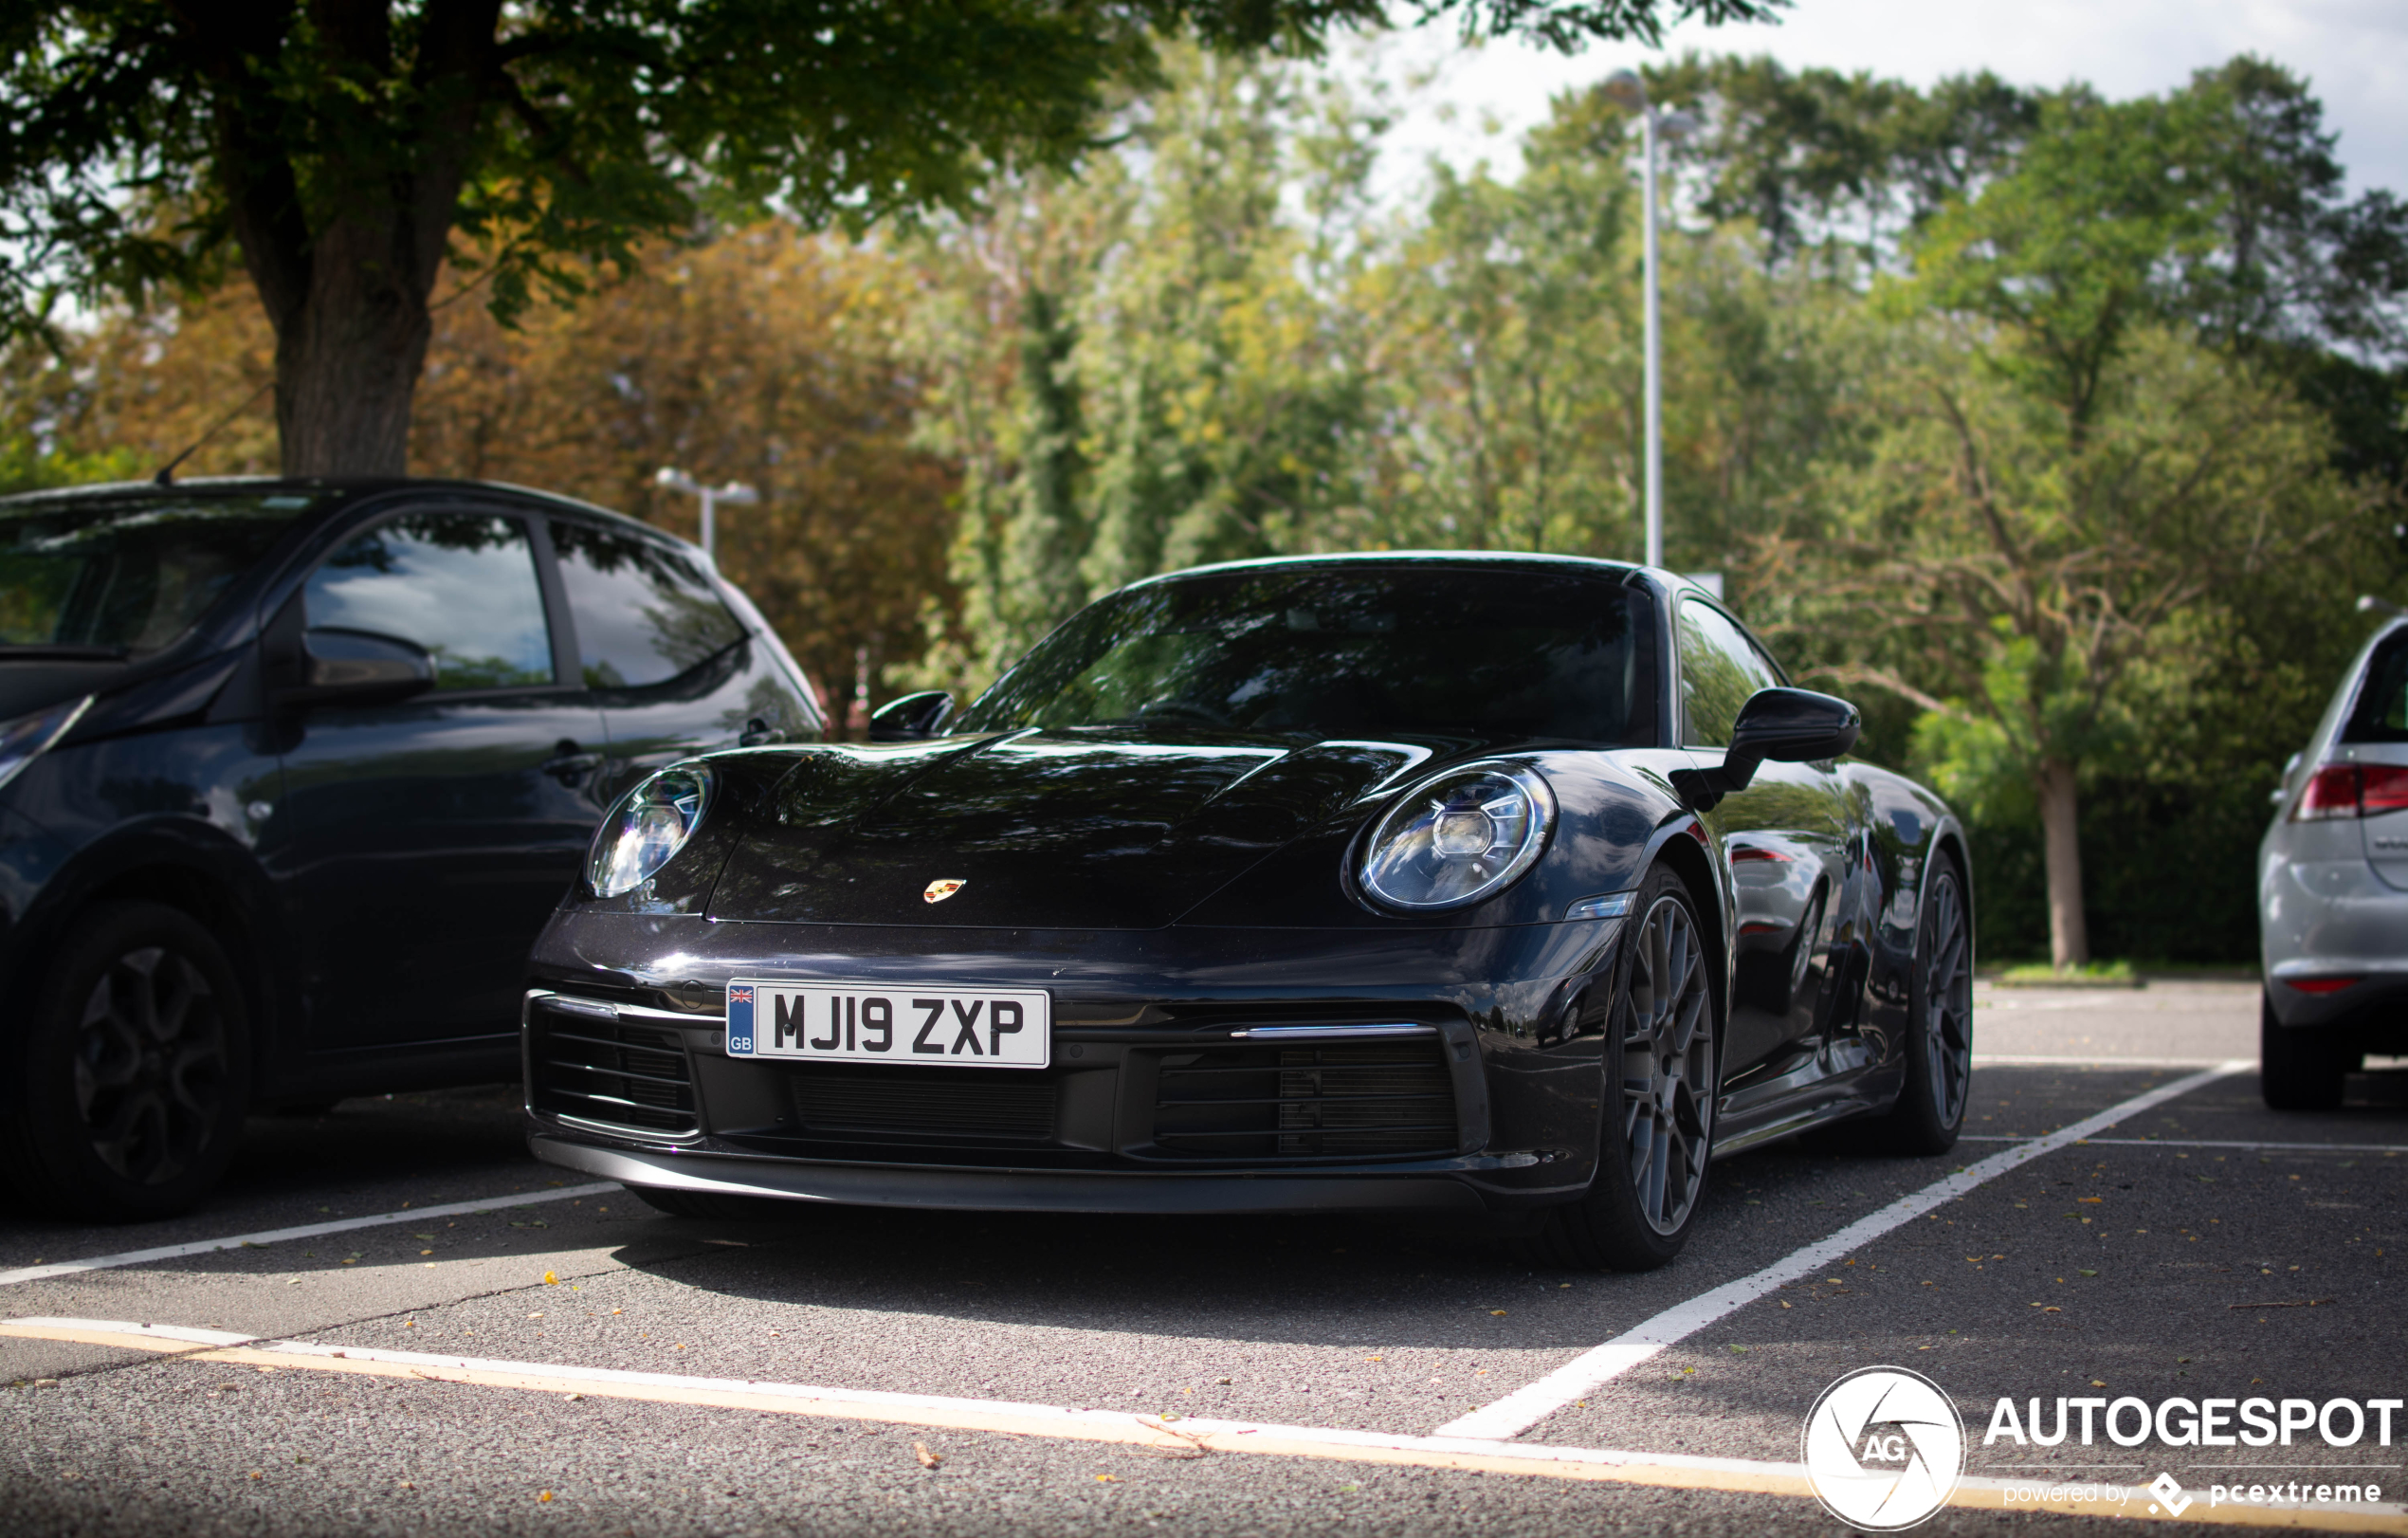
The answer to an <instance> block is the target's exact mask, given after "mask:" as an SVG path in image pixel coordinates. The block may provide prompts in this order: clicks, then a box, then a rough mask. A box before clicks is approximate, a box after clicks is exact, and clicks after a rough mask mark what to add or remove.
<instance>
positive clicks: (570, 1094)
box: [527, 999, 702, 1137]
mask: <svg viewBox="0 0 2408 1538" xmlns="http://www.w3.org/2000/svg"><path fill="white" fill-rule="evenodd" d="M528 1025H529V1033H530V1037H531V1039H530V1040H529V1042H528V1048H529V1051H528V1054H527V1055H528V1060H529V1063H530V1065H531V1066H532V1068H533V1070H534V1072H535V1084H534V1086H533V1089H534V1096H533V1098H534V1101H535V1104H536V1108H538V1110H548V1111H551V1112H553V1113H554V1114H556V1115H561V1116H575V1117H578V1118H580V1119H582V1120H584V1121H589V1122H606V1123H609V1124H610V1125H611V1126H625V1127H634V1128H640V1129H641V1130H644V1131H647V1132H662V1133H666V1134H668V1135H670V1136H672V1137H683V1136H684V1135H686V1134H688V1133H691V1132H694V1131H696V1130H698V1129H699V1128H700V1126H701V1125H702V1124H701V1122H700V1121H699V1120H698V1119H697V1118H696V1116H695V1114H694V1079H693V1075H692V1073H691V1072H689V1071H688V1070H687V1068H686V1066H685V1045H684V1042H683V1041H681V1040H680V1039H679V1037H678V1033H677V1032H675V1031H673V1030H668V1029H666V1028H663V1027H660V1026H653V1025H639V1024H636V1023H633V1022H631V1021H628V1020H624V1019H618V1020H611V1019H601V1018H597V1017H595V1016H588V1015H583V1014H575V1013H572V1012H570V1011H568V1010H565V1009H561V1008H558V1007H556V1006H555V1005H553V1004H551V1003H550V1002H549V1001H548V1000H543V999H538V1000H537V1001H536V1004H535V1007H534V1008H533V1009H532V1010H530V1011H529V1012H528Z"/></svg>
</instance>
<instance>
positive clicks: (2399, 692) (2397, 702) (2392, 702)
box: [2341, 636, 2408, 742]
mask: <svg viewBox="0 0 2408 1538" xmlns="http://www.w3.org/2000/svg"><path fill="white" fill-rule="evenodd" d="M2341 740H2342V741H2343V742H2408V642H2403V641H2401V640H2400V639H2399V638H2398V637H2396V636H2395V637H2391V638H2388V639H2386V640H2385V641H2384V642H2383V644H2382V645H2381V646H2380V647H2378V648H2376V649H2375V655H2374V657H2373V658H2372V659H2371V660H2370V661H2368V663H2367V664H2366V683H2365V687H2362V689H2360V690H2359V691H2358V704H2357V706H2356V708H2355V709H2353V710H2352V711H2351V712H2350V716H2349V720H2348V721H2346V722H2344V723H2343V725H2342V732H2341Z"/></svg>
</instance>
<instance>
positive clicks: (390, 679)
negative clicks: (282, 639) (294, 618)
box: [281, 629, 435, 705]
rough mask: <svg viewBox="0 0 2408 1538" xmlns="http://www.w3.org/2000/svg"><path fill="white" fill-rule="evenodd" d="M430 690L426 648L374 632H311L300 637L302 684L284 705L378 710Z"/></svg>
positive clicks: (430, 663)
mask: <svg viewBox="0 0 2408 1538" xmlns="http://www.w3.org/2000/svg"><path fill="white" fill-rule="evenodd" d="M432 687H435V660H434V658H433V656H432V655H431V654H429V652H428V650H427V649H426V648H425V647H422V646H420V645H419V644H418V643H417V642H415V641H405V640H403V639H402V638H401V637H400V636H397V635H379V634H378V633H376V632H374V631H344V630H333V629H327V630H313V631H308V632H303V634H302V636H301V684H300V686H299V687H293V688H286V689H284V690H282V691H281V692H282V694H283V703H284V704H286V705H382V704H385V703H387V702H390V701H394V700H406V699H408V698H410V696H411V695H413V694H422V693H424V692H426V691H427V690H428V689H430V688H432Z"/></svg>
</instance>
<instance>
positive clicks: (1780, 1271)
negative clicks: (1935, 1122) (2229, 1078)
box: [1437, 1061, 2257, 1439]
mask: <svg viewBox="0 0 2408 1538" xmlns="http://www.w3.org/2000/svg"><path fill="white" fill-rule="evenodd" d="M2256 1066H2257V1065H2256V1064H2255V1063H2253V1062H2247V1061H2235V1062H2230V1063H2225V1064H2222V1065H2220V1066H2219V1067H2216V1068H2212V1069H2208V1070H2206V1071H2203V1072H2198V1073H2194V1074H2191V1075H2190V1076H2189V1077H2188V1078H2181V1079H2177V1080H2175V1081H2174V1082H2173V1083H2172V1084H2165V1085H2160V1086H2159V1087H2158V1088H2156V1089H2151V1090H2149V1091H2148V1092H2147V1093H2145V1094H2139V1095H2134V1096H2133V1097H2132V1098H2131V1099H2129V1100H2126V1101H2123V1102H2121V1103H2119V1104H2117V1105H2113V1106H2109V1107H2108V1108H2107V1109H2105V1110H2103V1111H2100V1112H2099V1113H2098V1114H2097V1115H2095V1116H2088V1117H2085V1118H2083V1119H2082V1120H2081V1121H2078V1122H2076V1123H2074V1124H2073V1125H2072V1126H2064V1127H2059V1128H2058V1129H2057V1130H2056V1131H2054V1132H2052V1133H2050V1134H2049V1135H2048V1136H2046V1137H2041V1138H2034V1139H2033V1140H2032V1141H2031V1142H2029V1143H2019V1144H2016V1145H2015V1146H2013V1147H2011V1148H2006V1149H2002V1150H2001V1151H1999V1152H1998V1153H1995V1154H1992V1155H1991V1156H1990V1157H1989V1158H1987V1159H1984V1160H1982V1161H1981V1162H1980V1163H1976V1164H1969V1165H1967V1166H1966V1167H1965V1168H1963V1169H1961V1170H1959V1171H1957V1173H1955V1174H1954V1175H1950V1176H1948V1177H1946V1178H1945V1179H1943V1180H1938V1181H1932V1182H1931V1183H1930V1184H1929V1185H1926V1186H1925V1187H1924V1188H1923V1189H1922V1190H1920V1191H1917V1192H1914V1193H1912V1194H1911V1195H1908V1196H1904V1197H1901V1198H1899V1199H1897V1200H1896V1201H1893V1202H1891V1203H1890V1204H1889V1205H1888V1206H1887V1207H1884V1208H1882V1209H1881V1210H1880V1211H1878V1212H1875V1213H1870V1214H1869V1215H1867V1216H1866V1217H1863V1218H1858V1219H1857V1220H1856V1221H1854V1222H1852V1223H1851V1224H1849V1225H1848V1226H1847V1227H1846V1228H1843V1229H1841V1230H1840V1231H1839V1232H1838V1233H1836V1234H1833V1235H1832V1236H1829V1237H1827V1238H1821V1239H1817V1240H1815V1242H1814V1243H1812V1244H1810V1245H1807V1246H1806V1247H1805V1248H1803V1249H1801V1250H1797V1251H1793V1252H1792V1253H1790V1254H1786V1255H1783V1256H1782V1257H1781V1258H1780V1259H1779V1260H1777V1261H1775V1262H1773V1263H1772V1264H1771V1265H1769V1266H1766V1267H1765V1268H1764V1269H1763V1270H1761V1271H1760V1272H1757V1273H1754V1274H1752V1275H1748V1276H1742V1277H1740V1278H1739V1279H1738V1280H1737V1281H1731V1282H1725V1283H1724V1284H1723V1285H1722V1286H1720V1287H1718V1288H1715V1289H1714V1290H1713V1291H1710V1292H1705V1293H1701V1294H1700V1295H1698V1296H1697V1297H1694V1298H1691V1299H1689V1300H1688V1301H1687V1302H1686V1303H1680V1304H1675V1305H1674V1306H1673V1307H1671V1308H1669V1309H1665V1310H1664V1311H1663V1312H1662V1313H1659V1314H1657V1315H1656V1316H1655V1317H1653V1318H1652V1319H1649V1320H1647V1321H1646V1322H1644V1323H1642V1324H1640V1325H1638V1326H1636V1327H1633V1328H1631V1329H1626V1330H1624V1331H1623V1332H1622V1333H1621V1334H1619V1335H1616V1336H1615V1337H1614V1339H1612V1340H1610V1341H1608V1342H1606V1343H1605V1344H1604V1345H1602V1346H1594V1347H1592V1348H1591V1349H1589V1350H1588V1351H1585V1352H1583V1353H1582V1354H1581V1355H1579V1356H1577V1357H1575V1358H1573V1359H1572V1360H1571V1361H1570V1362H1567V1363H1565V1364H1563V1365H1562V1366H1560V1367H1558V1368H1556V1369H1555V1371H1553V1372H1551V1373H1548V1374H1547V1375H1546V1376H1545V1377H1543V1378H1541V1379H1539V1380H1538V1381H1537V1382H1532V1383H1528V1384H1525V1385H1524V1386H1523V1387H1521V1388H1518V1389H1515V1390H1514V1391H1513V1392H1512V1393H1510V1394H1507V1395H1506V1396H1505V1398H1503V1399H1501V1400H1498V1401H1494V1402H1492V1403H1489V1404H1486V1405H1483V1406H1481V1407H1480V1408H1479V1409H1477V1410H1474V1411H1472V1412H1471V1413H1470V1414H1469V1415H1466V1416H1459V1417H1457V1418H1456V1419H1452V1420H1450V1421H1448V1422H1447V1423H1446V1424H1445V1425H1443V1426H1440V1427H1439V1428H1438V1432H1437V1435H1438V1436H1440V1437H1496V1438H1499V1439H1503V1438H1505V1437H1519V1436H1521V1435H1522V1434H1523V1432H1525V1431H1527V1430H1529V1429H1530V1428H1531V1427H1532V1426H1535V1425H1537V1424H1538V1423H1539V1422H1540V1421H1541V1420H1544V1419H1546V1418H1547V1417H1549V1416H1551V1415H1553V1414H1555V1413H1556V1412H1557V1411H1558V1410H1560V1409H1562V1408H1563V1407H1564V1406H1565V1405H1567V1404H1570V1403H1572V1402H1573V1401H1575V1400H1578V1399H1579V1398H1580V1397H1581V1396H1583V1395H1585V1394H1587V1393H1589V1392H1590V1391H1591V1390H1592V1389H1594V1388H1596V1386H1597V1385H1598V1384H1599V1383H1602V1382H1605V1381H1606V1380H1608V1379H1610V1378H1614V1377H1618V1376H1619V1375H1621V1374H1622V1373H1625V1372H1628V1371H1629V1370H1630V1369H1631V1368H1633V1367H1635V1366H1637V1365H1638V1364H1640V1363H1642V1362H1645V1361H1647V1360H1648V1359H1649V1358H1650V1357H1652V1356H1654V1355H1655V1354H1656V1353H1657V1352H1659V1351H1662V1350H1663V1349H1665V1348H1666V1347H1667V1346H1671V1345H1673V1344H1675V1343H1676V1342H1679V1341H1682V1340H1686V1339H1687V1338H1688V1337H1689V1336H1691V1335H1694V1334H1696V1333H1697V1332H1698V1331H1699V1330H1701V1329H1704V1328H1705V1327H1706V1326H1708V1325H1711V1324H1713V1323H1714V1322H1715V1321H1716V1320H1718V1319H1721V1318H1723V1317H1724V1315H1726V1314H1731V1313H1736V1312H1737V1311H1738V1310H1740V1309H1743V1308H1745V1307H1746V1306H1747V1305H1749V1304H1751V1303H1753V1302H1755V1301H1756V1300H1757V1299H1759V1298H1760V1297H1763V1296H1764V1295H1765V1294H1767V1293H1769V1292H1771V1291H1774V1290H1775V1289H1776V1288H1779V1286H1781V1285H1782V1284H1783V1283H1785V1282H1791V1281H1795V1280H1797V1278H1798V1277H1800V1276H1803V1275H1805V1274H1806V1273H1809V1272H1814V1271H1820V1270H1822V1269H1823V1268H1824V1267H1826V1266H1829V1265H1831V1264H1833V1262H1835V1261H1837V1260H1839V1259H1840V1258H1841V1257H1842V1256H1844V1255H1846V1254H1849V1253H1850V1252H1851V1251H1853V1250H1859V1249H1862V1248H1864V1246H1866V1245H1868V1244H1870V1243H1871V1242H1872V1241H1873V1240H1875V1239H1877V1238H1879V1237H1881V1236H1883V1235H1884V1234H1887V1233H1888V1232H1889V1231H1890V1230H1892V1229H1894V1228H1899V1227H1902V1226H1904V1225H1905V1224H1906V1223H1907V1222H1908V1221H1910V1220H1911V1219H1914V1218H1920V1217H1922V1216H1923V1215H1924V1214H1925V1213H1927V1212H1929V1211H1931V1210H1932V1209H1933V1208H1935V1207H1938V1206H1940V1205H1941V1204H1942V1203H1943V1202H1947V1201H1952V1200H1954V1199H1957V1198H1959V1197H1961V1196H1963V1195H1964V1194H1965V1193H1967V1192H1969V1191H1972V1190H1974V1189H1975V1188H1976V1187H1978V1186H1980V1185H1982V1184H1983V1183H1985V1182H1987V1181H1993V1180H1996V1179H1998V1177H1999V1176H2001V1175H2004V1174H2006V1173H2007V1172H2008V1171H2010V1170H2013V1169H2016V1168H2018V1167H2020V1166H2021V1165H2024V1164H2027V1163H2031V1162H2032V1161H2033V1160H2034V1159H2037V1158H2039V1157H2040V1156H2041V1155H2042V1154H2047V1153H2053V1152H2055V1151H2056V1150H2057V1149H2059V1148H2063V1147H2067V1146H2069V1145H2071V1144H2075V1143H2080V1142H2082V1141H2084V1140H2085V1139H2087V1138H2089V1136H2090V1134H2091V1133H2093V1132H2099V1131H2104V1130H2105V1129H2106V1128H2107V1127H2110V1126H2114V1125H2115V1124H2116V1123H2118V1122H2121V1121H2123V1120H2124V1119H2125V1118H2126V1117H2128V1116H2136V1115H2138V1114H2140V1113H2141V1112H2142V1111H2144V1110H2147V1109H2148V1108H2150V1107H2152V1106H2162V1105H2163V1104H2165V1102H2167V1101H2169V1100H2172V1099H2175V1098H2176V1097H2177V1096H2180V1095H2186V1094H2189V1093H2190V1092H2191V1091H2192V1090H2194V1089H2198V1088H2200V1087H2201V1086H2203V1085H2208V1084H2213V1083H2215V1082H2216V1080H2217V1079H2220V1078H2223V1077H2225V1076H2226V1075H2228V1074H2233V1073H2241V1072H2245V1071H2248V1070H2250V1069H2253V1068H2255V1067H2256Z"/></svg>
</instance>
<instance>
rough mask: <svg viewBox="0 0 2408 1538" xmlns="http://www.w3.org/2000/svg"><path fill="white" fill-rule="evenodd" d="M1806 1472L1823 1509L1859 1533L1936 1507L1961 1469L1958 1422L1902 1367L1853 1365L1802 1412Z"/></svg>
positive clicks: (1944, 1400) (1936, 1391)
mask: <svg viewBox="0 0 2408 1538" xmlns="http://www.w3.org/2000/svg"><path fill="white" fill-rule="evenodd" d="M1803 1441H1804V1443H1805V1462H1806V1478H1807V1481H1808V1483H1810V1484H1812V1485H1813V1486H1814V1487H1815V1498H1816V1499H1817V1500H1820V1501H1821V1502H1822V1503H1823V1510H1825V1511H1829V1512H1830V1513H1831V1514H1832V1515H1833V1516H1835V1517H1837V1518H1839V1520H1840V1521H1842V1522H1845V1523H1847V1524H1848V1525H1849V1526H1850V1527H1852V1528H1858V1529H1863V1530H1865V1531H1867V1532H1896V1531H1898V1530H1900V1529H1905V1528H1911V1527H1913V1526H1914V1525H1915V1524H1916V1523H1918V1522H1921V1521H1922V1520H1924V1519H1925V1517H1927V1516H1929V1515H1931V1513H1932V1512H1934V1511H1939V1510H1940V1508H1941V1507H1942V1506H1943V1505H1945V1504H1946V1503H1947V1500H1948V1497H1949V1496H1950V1495H1951V1494H1954V1493H1955V1492H1956V1489H1957V1480H1958V1478H1959V1477H1960V1476H1961V1475H1962V1474H1963V1473H1964V1471H1965V1423H1964V1419H1963V1418H1962V1417H1961V1416H1959V1415H1958V1414H1957V1406H1956V1404H1955V1403H1954V1402H1953V1401H1950V1400H1949V1398H1948V1396H1947V1395H1945V1394H1943V1393H1942V1392H1941V1391H1940V1385H1939V1384H1937V1383H1935V1382H1932V1381H1931V1380H1930V1379H1928V1378H1925V1376H1924V1375H1923V1374H1921V1373H1919V1372H1910V1371H1908V1370H1907V1369H1906V1368H1905V1367H1859V1368H1857V1369H1856V1370H1855V1371H1854V1372H1852V1373H1850V1374H1848V1375H1847V1376H1846V1377H1844V1378H1842V1379H1840V1380H1839V1381H1838V1382H1834V1383H1833V1384H1832V1385H1831V1386H1830V1387H1829V1388H1826V1389H1824V1390H1823V1392H1822V1394H1821V1396H1820V1397H1819V1398H1817V1399H1816V1400H1815V1407H1814V1408H1813V1409H1812V1410H1809V1411H1807V1412H1806V1430H1805V1433H1804V1436H1803Z"/></svg>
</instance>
